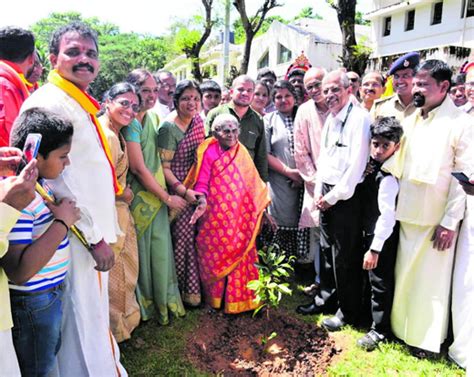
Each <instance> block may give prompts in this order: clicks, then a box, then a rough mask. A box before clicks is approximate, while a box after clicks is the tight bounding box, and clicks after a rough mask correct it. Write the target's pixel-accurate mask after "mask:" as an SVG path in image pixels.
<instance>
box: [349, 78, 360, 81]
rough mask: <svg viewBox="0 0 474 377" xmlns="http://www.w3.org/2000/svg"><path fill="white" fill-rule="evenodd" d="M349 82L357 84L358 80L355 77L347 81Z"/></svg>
mask: <svg viewBox="0 0 474 377" xmlns="http://www.w3.org/2000/svg"><path fill="white" fill-rule="evenodd" d="M349 81H350V82H358V81H359V79H358V78H357V77H352V78H350V79H349Z"/></svg>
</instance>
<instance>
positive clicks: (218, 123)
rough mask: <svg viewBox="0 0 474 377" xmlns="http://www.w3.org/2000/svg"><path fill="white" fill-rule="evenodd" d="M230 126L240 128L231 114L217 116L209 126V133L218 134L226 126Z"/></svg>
mask: <svg viewBox="0 0 474 377" xmlns="http://www.w3.org/2000/svg"><path fill="white" fill-rule="evenodd" d="M229 123H230V124H232V125H234V126H236V127H240V124H239V121H238V120H237V118H236V117H235V116H233V115H232V114H219V115H218V116H216V118H215V119H214V121H213V122H212V125H211V131H212V132H213V133H214V132H218V131H220V129H221V128H222V127H223V126H224V125H226V124H229Z"/></svg>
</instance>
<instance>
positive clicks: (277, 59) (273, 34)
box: [248, 18, 370, 77]
mask: <svg viewBox="0 0 474 377" xmlns="http://www.w3.org/2000/svg"><path fill="white" fill-rule="evenodd" d="M369 33H370V28H369V27H367V26H361V25H356V39H357V41H358V42H360V41H361V40H365V41H366V43H368V44H369V46H370V43H369V42H368V36H369ZM341 42H342V34H341V30H340V28H339V23H338V22H337V20H336V21H334V20H332V21H326V20H315V19H307V18H305V19H301V20H297V21H295V22H294V23H293V24H289V25H285V24H282V23H281V22H278V21H273V23H272V24H271V26H270V28H269V29H268V30H267V32H266V33H265V34H263V35H261V36H259V37H257V38H255V39H254V40H253V43H252V53H251V55H250V61H249V68H248V74H249V75H250V76H252V77H256V76H257V71H258V70H259V69H260V68H263V67H270V68H271V69H273V70H274V71H275V74H276V75H277V77H283V76H284V75H285V73H286V70H287V69H288V67H289V65H290V64H291V63H293V62H294V60H295V58H296V57H297V56H299V55H300V54H301V52H303V53H304V55H305V56H306V57H307V58H308V60H309V61H310V63H311V65H313V66H322V67H325V68H326V69H327V70H333V69H336V68H338V67H339V66H340V64H339V62H338V59H339V57H340V56H341V55H342V43H341Z"/></svg>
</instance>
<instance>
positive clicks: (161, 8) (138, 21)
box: [0, 0, 371, 35]
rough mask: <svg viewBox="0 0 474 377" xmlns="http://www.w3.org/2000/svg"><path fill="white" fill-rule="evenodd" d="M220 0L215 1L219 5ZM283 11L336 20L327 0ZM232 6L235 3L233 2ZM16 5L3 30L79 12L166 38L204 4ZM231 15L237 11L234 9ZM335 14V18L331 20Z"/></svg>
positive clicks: (176, 0) (9, 7)
mask: <svg viewBox="0 0 474 377" xmlns="http://www.w3.org/2000/svg"><path fill="white" fill-rule="evenodd" d="M218 1H220V0H215V2H218ZM279 2H280V3H284V6H283V7H280V8H277V9H273V10H271V11H270V12H269V13H268V15H270V16H271V15H280V16H282V17H283V18H286V19H291V18H292V17H294V16H295V15H296V14H298V13H299V11H300V10H301V9H302V8H304V7H307V6H311V7H313V8H314V10H315V11H316V13H318V14H320V15H321V16H323V17H324V18H326V17H334V15H333V14H332V12H331V10H330V9H329V7H328V6H327V5H326V3H325V0H279ZM231 3H232V1H231ZM359 3H361V8H360V10H361V11H367V10H368V9H367V7H368V4H369V3H371V1H369V0H361V1H359ZM18 4H20V3H16V1H2V5H1V11H0V26H6V25H16V26H20V27H23V28H28V27H29V26H30V25H31V24H33V23H35V22H36V21H38V20H39V19H41V18H44V17H47V16H48V14H50V13H52V12H67V11H77V12H80V13H81V14H82V15H83V16H84V17H93V16H95V17H98V18H99V19H100V20H101V21H104V22H111V23H113V24H116V25H118V26H119V27H120V30H121V31H122V32H130V31H134V32H137V33H142V34H152V35H163V34H165V33H166V32H167V30H168V27H169V26H170V25H171V24H172V23H173V21H174V20H176V18H178V19H187V18H190V17H192V16H193V15H196V14H199V13H200V12H202V9H203V6H202V3H201V1H200V0H154V1H153V0H127V1H120V0H75V1H71V0H59V1H58V0H26V1H23V2H21V8H22V9H18ZM259 4H261V0H247V14H248V15H251V14H254V13H255V11H256V9H257V7H258V5H259ZM231 14H233V15H234V17H236V14H237V11H236V10H235V8H233V6H232V5H231ZM331 14H332V16H331Z"/></svg>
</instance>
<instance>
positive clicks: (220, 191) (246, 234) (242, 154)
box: [188, 138, 270, 313]
mask: <svg viewBox="0 0 474 377" xmlns="http://www.w3.org/2000/svg"><path fill="white" fill-rule="evenodd" d="M217 145H218V142H217V140H216V139H214V138H210V139H207V140H206V141H205V142H204V143H202V144H201V145H200V146H199V149H198V153H197V157H198V161H197V164H196V168H195V171H193V172H192V173H191V174H190V177H189V179H188V180H189V181H191V182H196V181H197V182H198V185H200V184H201V182H203V181H205V182H206V185H207V190H205V191H207V194H208V195H207V203H208V204H207V209H206V212H205V213H204V215H203V216H202V218H201V219H200V222H199V226H198V236H197V239H196V243H197V250H198V258H199V268H200V274H201V281H202V283H203V286H204V292H205V296H206V300H207V302H208V303H209V304H210V305H211V306H212V307H214V308H220V307H221V306H222V300H224V311H225V312H226V313H240V312H244V311H248V310H253V309H255V308H256V307H257V306H258V305H257V304H256V303H255V301H254V298H255V296H254V293H253V291H251V290H250V289H248V288H247V283H248V282H249V281H250V280H254V279H258V270H257V267H255V263H256V262H257V261H258V256H257V248H256V242H255V241H256V237H257V234H258V232H259V230H260V224H261V221H262V216H263V211H264V210H265V208H266V207H267V205H268V204H269V203H270V199H269V195H268V189H267V186H266V184H265V183H264V182H263V181H262V180H261V178H260V176H259V174H258V171H257V169H256V168H255V165H254V163H253V160H252V158H251V157H250V155H249V153H248V151H247V149H246V148H245V147H244V146H243V145H242V144H240V143H237V144H236V145H235V146H234V147H232V148H230V149H228V150H226V151H223V152H222V153H221V154H220V155H219V154H217V155H215V157H211V159H212V163H211V164H210V170H208V172H206V171H204V169H201V167H202V166H203V161H204V160H205V159H208V158H209V157H210V154H212V153H214V154H215V150H216V147H217ZM207 165H209V164H207Z"/></svg>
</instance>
